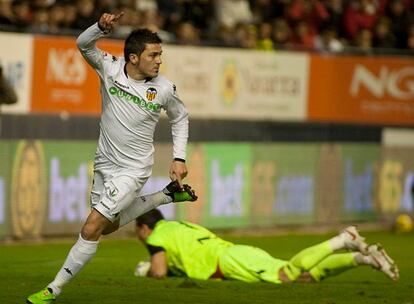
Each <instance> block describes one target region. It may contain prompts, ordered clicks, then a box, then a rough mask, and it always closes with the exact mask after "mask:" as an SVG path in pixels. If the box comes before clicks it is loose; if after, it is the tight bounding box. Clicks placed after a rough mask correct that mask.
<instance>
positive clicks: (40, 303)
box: [26, 287, 56, 304]
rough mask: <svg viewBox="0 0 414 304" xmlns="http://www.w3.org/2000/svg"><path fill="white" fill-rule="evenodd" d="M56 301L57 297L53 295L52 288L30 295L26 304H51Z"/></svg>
mask: <svg viewBox="0 0 414 304" xmlns="http://www.w3.org/2000/svg"><path fill="white" fill-rule="evenodd" d="M55 299H56V296H55V295H54V294H53V292H52V289H50V288H47V287H46V288H43V289H42V290H41V291H39V292H36V293H34V294H32V295H30V296H29V297H28V298H27V300H26V303H29V304H49V303H52V302H53V301H54V300H55Z"/></svg>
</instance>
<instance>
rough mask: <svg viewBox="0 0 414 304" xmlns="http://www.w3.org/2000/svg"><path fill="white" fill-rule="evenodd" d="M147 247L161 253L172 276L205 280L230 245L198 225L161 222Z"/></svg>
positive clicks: (149, 239) (213, 270) (149, 238)
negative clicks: (161, 251) (156, 248)
mask: <svg viewBox="0 0 414 304" xmlns="http://www.w3.org/2000/svg"><path fill="white" fill-rule="evenodd" d="M147 245H149V246H154V247H161V248H163V249H164V251H165V252H166V255H167V260H168V269H169V270H170V271H171V272H172V273H173V274H175V275H180V274H181V275H182V274H186V275H187V276H188V277H190V278H194V279H199V280H206V279H208V278H210V277H211V275H212V274H213V273H215V272H216V270H217V265H218V260H219V257H220V254H221V253H222V252H223V250H224V249H225V248H228V247H230V246H233V243H230V242H227V241H224V240H222V239H221V238H219V237H217V236H216V235H215V234H214V233H212V232H211V231H209V230H207V229H206V228H204V227H201V226H199V225H197V224H193V223H188V222H177V221H165V220H161V221H159V222H158V223H157V224H156V226H155V227H154V230H153V231H152V233H151V235H150V236H149V237H148V239H147Z"/></svg>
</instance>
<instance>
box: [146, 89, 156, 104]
mask: <svg viewBox="0 0 414 304" xmlns="http://www.w3.org/2000/svg"><path fill="white" fill-rule="evenodd" d="M156 96H157V90H156V89H155V88H153V87H151V88H148V90H147V99H148V101H153V100H154V99H155V97H156Z"/></svg>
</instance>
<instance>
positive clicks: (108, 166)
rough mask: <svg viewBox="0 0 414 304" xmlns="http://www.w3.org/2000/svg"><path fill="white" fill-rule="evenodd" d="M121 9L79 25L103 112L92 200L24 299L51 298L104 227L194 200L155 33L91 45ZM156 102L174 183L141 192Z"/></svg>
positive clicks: (178, 107) (177, 104)
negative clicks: (42, 280)
mask: <svg viewBox="0 0 414 304" xmlns="http://www.w3.org/2000/svg"><path fill="white" fill-rule="evenodd" d="M121 17H122V13H121V14H119V15H113V14H106V13H105V14H103V15H102V16H101V17H100V19H99V21H98V22H97V23H96V24H94V25H92V26H91V27H89V28H88V29H87V30H86V31H84V32H83V33H82V34H81V35H80V36H79V37H78V39H77V45H78V48H79V50H80V52H81V53H82V55H83V56H84V57H85V59H86V61H87V62H88V63H89V64H90V65H91V66H92V67H93V68H94V69H95V70H96V72H97V74H98V76H99V78H100V82H101V95H102V115H101V122H100V136H99V143H98V147H97V150H96V154H95V164H94V183H93V187H92V191H91V207H92V211H91V212H90V214H89V216H88V218H87V219H86V222H85V224H84V225H83V227H82V230H81V232H80V234H79V238H78V241H77V242H76V243H75V245H74V246H73V247H72V249H71V250H70V252H69V254H68V256H67V258H66V261H65V262H64V264H63V266H62V268H61V269H60V270H59V271H58V273H57V275H56V277H55V279H54V280H53V281H52V282H51V283H50V284H48V285H47V287H46V288H44V289H42V290H41V291H39V292H37V293H35V294H32V295H31V296H29V297H28V298H27V302H28V303H32V304H37V303H42V304H45V303H51V302H52V301H54V300H55V298H56V296H58V295H59V294H60V292H61V290H62V288H63V286H64V285H65V284H66V283H68V282H69V281H70V280H71V279H72V278H73V277H74V276H75V275H76V274H77V273H78V272H79V271H80V270H81V269H82V268H83V267H84V266H85V265H86V263H87V262H88V261H89V260H90V259H91V258H92V257H93V256H94V254H95V252H96V250H97V247H98V242H99V239H100V237H101V235H102V234H108V233H111V232H113V231H115V230H117V229H118V228H119V227H121V226H123V225H125V224H127V223H129V222H130V221H132V220H133V219H135V218H136V217H137V216H139V215H141V214H143V213H144V212H146V211H148V210H151V209H153V208H155V207H157V206H159V205H161V204H166V203H170V202H179V201H187V200H189V201H194V200H196V199H197V197H196V195H195V193H194V191H192V190H191V188H190V187H189V186H188V185H183V183H182V179H183V178H184V177H185V176H186V175H187V168H186V164H185V157H186V145H187V138H188V114H187V111H186V109H185V107H184V104H183V103H182V101H181V100H180V99H179V97H178V96H177V92H176V88H175V86H174V85H173V84H172V83H171V82H170V81H169V80H168V79H166V78H165V77H163V76H161V75H159V69H160V65H161V62H162V61H161V53H162V48H161V39H160V38H159V37H158V35H157V34H156V33H153V32H151V31H149V30H147V29H138V30H134V31H132V32H131V33H130V35H129V36H128V37H127V38H126V40H125V46H124V57H123V58H117V57H115V56H112V55H110V54H108V53H106V52H103V51H101V50H99V49H98V48H97V47H96V41H97V40H98V39H99V38H101V37H104V36H106V35H107V34H109V33H110V32H111V31H112V29H113V28H114V26H115V25H116V24H117V21H118V20H119V18H121ZM161 109H164V110H165V111H166V112H167V115H168V117H169V119H170V122H171V128H172V136H173V161H172V164H171V168H170V177H171V180H172V182H171V183H170V184H169V185H168V186H167V187H166V188H164V189H163V190H162V191H160V192H158V193H155V194H152V195H149V196H146V197H139V196H138V195H139V192H140V191H141V189H142V187H143V186H144V184H145V182H146V181H147V179H148V178H149V176H150V175H151V171H152V165H153V162H154V159H153V158H154V156H153V155H154V145H153V135H154V130H155V126H156V124H157V122H158V120H159V117H160V112H161Z"/></svg>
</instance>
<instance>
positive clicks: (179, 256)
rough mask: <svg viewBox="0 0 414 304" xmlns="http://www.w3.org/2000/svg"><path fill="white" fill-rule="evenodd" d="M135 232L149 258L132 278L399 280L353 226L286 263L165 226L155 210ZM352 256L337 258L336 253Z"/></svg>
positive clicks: (183, 226) (200, 231) (191, 229)
mask: <svg viewBox="0 0 414 304" xmlns="http://www.w3.org/2000/svg"><path fill="white" fill-rule="evenodd" d="M136 233H137V235H138V237H139V239H140V240H141V241H142V242H143V243H144V244H145V245H146V246H147V248H148V251H149V253H150V255H151V259H150V261H148V262H140V263H139V264H138V266H137V268H136V271H135V275H137V276H151V277H156V278H162V277H165V276H167V274H168V275H169V274H172V275H175V276H187V277H190V278H193V279H199V280H207V279H211V278H219V279H233V280H240V281H244V282H259V281H265V282H271V283H276V284H280V283H288V282H294V281H298V282H319V281H321V280H323V279H325V278H326V277H328V276H333V275H337V274H339V273H341V272H343V271H346V270H348V269H351V268H354V267H358V266H362V265H369V266H372V267H373V268H375V269H377V270H379V271H382V272H383V273H385V274H386V275H387V276H388V277H390V278H391V279H392V280H394V281H396V280H397V279H398V277H399V274H398V268H397V266H396V265H395V264H394V261H393V260H392V259H391V258H390V257H389V256H388V255H387V253H386V252H385V250H384V249H382V248H381V246H380V245H378V244H373V245H368V244H367V243H365V242H364V238H362V237H361V236H360V235H359V233H358V231H357V229H356V228H355V227H354V226H350V227H348V228H345V229H344V230H343V231H342V232H341V233H339V234H338V235H337V236H335V237H333V238H331V239H329V240H327V241H325V242H322V243H320V244H317V245H314V246H312V247H309V248H306V249H304V250H302V251H300V252H299V253H298V254H296V255H295V256H294V257H293V258H292V259H290V260H289V261H285V260H280V259H276V258H274V257H272V256H270V255H269V254H268V253H267V252H265V251H263V250H262V249H260V248H257V247H252V246H246V245H236V244H233V243H230V242H227V241H225V240H223V239H221V238H219V237H217V236H216V235H215V234H213V233H212V232H210V231H209V230H207V229H206V228H203V227H201V226H199V225H196V224H192V223H189V222H177V221H166V220H164V217H163V215H162V214H161V212H160V211H159V210H157V209H153V210H151V211H149V212H147V213H145V214H143V215H141V216H139V217H138V218H137V219H136ZM343 249H346V250H350V251H351V252H344V253H337V251H340V250H343Z"/></svg>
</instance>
